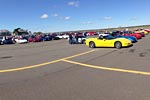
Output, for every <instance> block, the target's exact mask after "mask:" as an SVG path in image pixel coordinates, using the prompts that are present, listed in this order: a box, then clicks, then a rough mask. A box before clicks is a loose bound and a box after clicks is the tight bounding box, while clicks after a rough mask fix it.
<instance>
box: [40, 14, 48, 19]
mask: <svg viewBox="0 0 150 100" xmlns="http://www.w3.org/2000/svg"><path fill="white" fill-rule="evenodd" d="M40 18H41V19H47V18H48V14H43V15H42V16H41V17H40Z"/></svg>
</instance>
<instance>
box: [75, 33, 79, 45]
mask: <svg viewBox="0 0 150 100" xmlns="http://www.w3.org/2000/svg"><path fill="white" fill-rule="evenodd" d="M78 38H79V37H78V33H76V34H75V41H76V44H78Z"/></svg>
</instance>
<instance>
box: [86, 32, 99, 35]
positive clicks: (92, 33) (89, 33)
mask: <svg viewBox="0 0 150 100" xmlns="http://www.w3.org/2000/svg"><path fill="white" fill-rule="evenodd" d="M87 35H88V36H93V35H97V33H96V32H88V33H87Z"/></svg>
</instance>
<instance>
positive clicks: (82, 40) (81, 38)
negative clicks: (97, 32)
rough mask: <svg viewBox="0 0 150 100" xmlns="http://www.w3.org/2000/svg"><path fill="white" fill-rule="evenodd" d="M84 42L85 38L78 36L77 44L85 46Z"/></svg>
mask: <svg viewBox="0 0 150 100" xmlns="http://www.w3.org/2000/svg"><path fill="white" fill-rule="evenodd" d="M85 40H86V37H85V36H78V43H80V44H85Z"/></svg>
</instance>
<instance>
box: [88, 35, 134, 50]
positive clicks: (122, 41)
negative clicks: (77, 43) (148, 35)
mask: <svg viewBox="0 0 150 100" xmlns="http://www.w3.org/2000/svg"><path fill="white" fill-rule="evenodd" d="M85 44H86V45H87V46H89V47H90V48H95V47H115V48H117V49H120V48H122V47H128V46H131V45H132V42H131V41H130V40H128V39H126V38H115V37H113V36H111V35H107V36H100V37H98V38H87V39H86V41H85Z"/></svg>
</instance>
